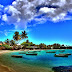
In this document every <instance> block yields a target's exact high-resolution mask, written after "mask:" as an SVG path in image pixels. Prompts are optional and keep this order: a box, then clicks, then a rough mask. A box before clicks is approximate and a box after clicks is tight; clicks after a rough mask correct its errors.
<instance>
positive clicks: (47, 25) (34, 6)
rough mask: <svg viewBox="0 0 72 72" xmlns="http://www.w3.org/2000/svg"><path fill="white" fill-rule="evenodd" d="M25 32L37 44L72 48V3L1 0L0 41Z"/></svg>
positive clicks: (38, 0)
mask: <svg viewBox="0 0 72 72" xmlns="http://www.w3.org/2000/svg"><path fill="white" fill-rule="evenodd" d="M23 30H26V32H27V34H28V39H29V41H30V42H33V43H35V44H40V43H45V44H47V45H49V44H54V43H60V44H65V45H72V1H71V0H0V41H5V40H6V39H7V38H9V39H10V40H11V39H13V34H14V32H15V31H19V32H20V33H21V32H22V31H23ZM22 42H23V41H21V42H20V43H22Z"/></svg>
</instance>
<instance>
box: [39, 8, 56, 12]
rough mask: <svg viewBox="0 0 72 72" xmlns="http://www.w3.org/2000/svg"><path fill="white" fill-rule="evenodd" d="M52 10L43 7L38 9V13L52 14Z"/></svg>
mask: <svg viewBox="0 0 72 72" xmlns="http://www.w3.org/2000/svg"><path fill="white" fill-rule="evenodd" d="M54 10H55V9H54V8H48V7H43V8H40V10H39V11H40V12H42V13H49V12H50V13H54Z"/></svg>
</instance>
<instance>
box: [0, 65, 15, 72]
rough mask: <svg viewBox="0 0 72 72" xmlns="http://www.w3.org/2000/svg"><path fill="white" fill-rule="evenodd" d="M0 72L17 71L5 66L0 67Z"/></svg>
mask: <svg viewBox="0 0 72 72" xmlns="http://www.w3.org/2000/svg"><path fill="white" fill-rule="evenodd" d="M0 72H15V71H14V70H13V69H11V68H9V67H7V66H5V65H0Z"/></svg>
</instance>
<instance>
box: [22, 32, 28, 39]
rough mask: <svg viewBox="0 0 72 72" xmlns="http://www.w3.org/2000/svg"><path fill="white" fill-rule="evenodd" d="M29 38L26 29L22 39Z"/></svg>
mask: <svg viewBox="0 0 72 72" xmlns="http://www.w3.org/2000/svg"><path fill="white" fill-rule="evenodd" d="M25 38H28V36H27V33H26V31H24V32H22V34H21V39H25Z"/></svg>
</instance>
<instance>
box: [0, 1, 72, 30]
mask: <svg viewBox="0 0 72 72" xmlns="http://www.w3.org/2000/svg"><path fill="white" fill-rule="evenodd" d="M39 6H43V7H40V9H39V10H38V12H37V9H36V8H37V7H39ZM0 7H1V8H2V6H0ZM1 8H0V9H1ZM4 12H6V13H7V15H6V13H5V14H4V15H2V20H4V21H6V22H8V23H9V24H14V25H15V28H16V29H17V28H27V22H28V21H30V20H33V19H35V17H37V16H39V15H41V14H44V13H45V14H46V15H45V16H43V17H41V18H42V19H41V18H38V19H36V20H37V21H38V22H39V21H40V22H46V20H51V21H53V22H59V21H62V20H67V19H68V20H69V19H71V18H69V16H68V17H67V12H70V13H72V0H15V1H14V2H13V3H12V5H9V6H7V7H5V9H4ZM8 14H10V15H8Z"/></svg>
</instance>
